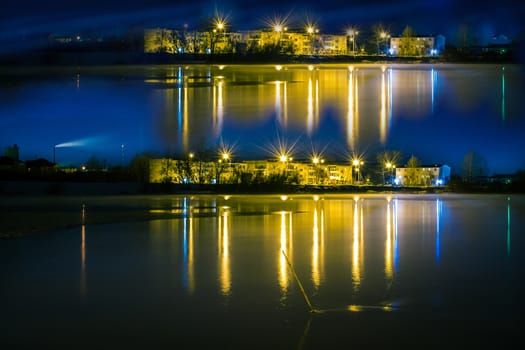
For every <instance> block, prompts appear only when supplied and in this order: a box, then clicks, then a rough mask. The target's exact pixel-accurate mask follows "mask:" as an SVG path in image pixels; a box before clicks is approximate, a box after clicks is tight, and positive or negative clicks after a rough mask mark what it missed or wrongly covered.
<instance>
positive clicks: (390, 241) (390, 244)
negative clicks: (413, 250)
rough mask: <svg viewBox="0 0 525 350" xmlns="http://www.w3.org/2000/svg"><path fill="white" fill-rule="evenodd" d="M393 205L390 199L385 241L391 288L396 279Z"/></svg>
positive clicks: (387, 273) (387, 209)
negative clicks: (394, 278)
mask: <svg viewBox="0 0 525 350" xmlns="http://www.w3.org/2000/svg"><path fill="white" fill-rule="evenodd" d="M393 220H394V213H393V204H392V201H391V200H390V198H388V199H387V206H386V240H385V277H386V282H387V286H390V285H391V283H392V279H393V277H394V252H393V250H394V234H393Z"/></svg>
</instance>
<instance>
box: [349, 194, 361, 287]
mask: <svg viewBox="0 0 525 350" xmlns="http://www.w3.org/2000/svg"><path fill="white" fill-rule="evenodd" d="M363 229H364V227H363V206H362V203H360V198H359V197H357V196H356V197H355V198H354V215H353V242H352V285H353V289H354V292H358V291H359V290H360V288H361V279H362V276H363V271H361V270H362V265H363Z"/></svg>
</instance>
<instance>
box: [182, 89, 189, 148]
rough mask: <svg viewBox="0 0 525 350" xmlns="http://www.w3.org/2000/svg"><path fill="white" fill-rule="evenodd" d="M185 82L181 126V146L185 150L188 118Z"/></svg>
mask: <svg viewBox="0 0 525 350" xmlns="http://www.w3.org/2000/svg"><path fill="white" fill-rule="evenodd" d="M187 84H188V83H187V82H185V83H184V90H183V96H184V107H183V112H182V119H183V123H182V125H183V127H182V146H183V147H184V150H185V151H188V150H189V137H190V136H189V118H188V86H187Z"/></svg>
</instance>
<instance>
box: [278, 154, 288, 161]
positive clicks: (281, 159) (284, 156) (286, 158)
mask: <svg viewBox="0 0 525 350" xmlns="http://www.w3.org/2000/svg"><path fill="white" fill-rule="evenodd" d="M279 160H280V161H281V162H286V161H287V160H288V157H287V156H286V154H281V156H280V157H279Z"/></svg>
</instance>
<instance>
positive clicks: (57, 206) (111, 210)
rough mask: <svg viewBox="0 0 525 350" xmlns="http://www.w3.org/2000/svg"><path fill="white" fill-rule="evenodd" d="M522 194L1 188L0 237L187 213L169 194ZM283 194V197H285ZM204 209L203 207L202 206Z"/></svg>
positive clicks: (207, 211) (209, 210)
mask: <svg viewBox="0 0 525 350" xmlns="http://www.w3.org/2000/svg"><path fill="white" fill-rule="evenodd" d="M477 195H479V196H510V195H513V196H523V193H512V194H508V193H459V192H450V191H445V190H442V191H435V190H434V191H422V190H421V189H415V188H414V189H409V190H407V189H405V190H404V191H399V190H398V191H393V190H391V189H385V190H383V191H369V190H365V188H361V189H354V190H351V189H349V188H346V189H345V190H344V191H342V190H339V191H334V190H333V191H322V190H320V189H316V190H315V191H302V192H297V191H296V192H291V191H277V190H276V191H272V192H227V191H223V192H220V191H215V192H210V191H187V192H175V193H166V192H157V193H153V192H150V193H135V194H129V193H128V194H122V193H112V194H96V193H91V194H87V193H78V194H69V195H56V194H55V195H52V194H47V195H45V194H44V195H43V194H28V193H26V194H6V193H1V192H0V222H2V225H0V240H2V239H16V238H21V237H26V236H33V235H37V234H46V233H51V232H55V231H58V230H64V229H68V228H78V227H81V226H83V225H98V224H114V223H123V222H140V221H152V220H168V219H180V218H184V217H186V214H185V212H184V211H183V210H182V209H181V208H179V207H176V206H175V207H174V206H173V205H174V202H173V199H174V197H181V196H188V197H190V199H191V197H192V196H195V197H201V198H202V199H206V197H219V199H220V197H222V199H220V200H221V201H222V200H224V201H227V200H231V198H232V197H237V198H242V197H245V198H246V197H250V196H260V197H273V198H280V199H281V200H285V199H291V198H293V197H296V198H297V197H308V196H321V197H323V198H325V199H326V198H337V197H352V198H353V197H354V196H359V197H366V198H374V197H385V196H393V197H397V198H411V197H417V198H425V197H432V198H435V197H436V196H443V197H449V198H456V197H458V198H461V197H465V196H477ZM283 196H285V199H283ZM286 197H287V198H286ZM218 207H219V206H218V205H216V206H215V207H208V206H206V208H204V207H202V208H201V207H200V206H199V205H197V207H196V209H197V211H196V212H194V213H192V214H191V215H192V216H196V217H202V216H215V215H217V213H218V212H217V210H213V209H214V208H215V209H216V208H218ZM201 209H203V210H201ZM204 209H205V210H204Z"/></svg>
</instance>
